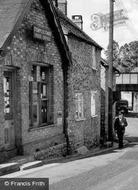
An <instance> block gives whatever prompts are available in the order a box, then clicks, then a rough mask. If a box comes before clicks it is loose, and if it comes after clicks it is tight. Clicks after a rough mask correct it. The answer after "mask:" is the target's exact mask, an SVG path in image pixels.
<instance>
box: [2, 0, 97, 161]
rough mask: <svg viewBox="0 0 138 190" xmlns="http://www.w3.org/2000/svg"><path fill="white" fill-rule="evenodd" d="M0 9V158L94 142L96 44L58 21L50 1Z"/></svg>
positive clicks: (22, 0)
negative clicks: (0, 25) (0, 17)
mask: <svg viewBox="0 0 138 190" xmlns="http://www.w3.org/2000/svg"><path fill="white" fill-rule="evenodd" d="M1 6H2V8H3V9H2V10H3V12H1V13H0V14H1V15H2V18H3V19H1V20H0V22H1V24H2V25H3V27H2V28H1V29H0V66H1V67H0V97H1V99H0V110H1V111H0V120H1V123H0V129H1V133H0V158H1V160H0V161H3V160H5V158H9V157H12V156H15V155H17V154H18V155H23V154H25V155H27V154H28V155H29V154H34V153H35V155H36V157H37V158H47V157H51V156H59V155H61V154H62V155H63V154H64V155H65V154H67V153H68V151H69V150H70V151H74V150H75V149H76V148H77V147H80V146H83V145H86V146H87V147H91V146H93V145H94V144H98V143H99V139H100V52H101V47H100V46H99V45H98V44H97V43H96V42H94V41H93V40H92V39H90V38H89V37H88V36H87V35H86V34H85V33H84V32H82V31H81V30H80V29H78V28H77V27H76V25H74V24H73V23H72V22H71V21H69V19H68V18H67V17H64V16H63V18H64V19H63V20H62V19H61V15H60V14H59V12H58V14H57V12H56V11H57V10H56V9H55V8H54V6H53V4H52V1H49V0H46V1H43V0H15V1H11V2H10V3H7V1H6V0H5V1H4V2H3V3H2V4H1ZM7 9H8V10H9V11H8V12H7V11H6V10H7ZM62 21H63V22H62ZM65 21H68V22H66V24H65ZM63 23H64V24H65V25H64V24H63ZM7 26H8V27H7ZM69 27H71V28H72V30H71V31H72V32H69ZM66 34H68V35H66Z"/></svg>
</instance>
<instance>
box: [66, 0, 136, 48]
mask: <svg viewBox="0 0 138 190" xmlns="http://www.w3.org/2000/svg"><path fill="white" fill-rule="evenodd" d="M67 2H68V17H69V18H71V16H72V15H82V16H83V30H84V31H85V32H86V33H87V34H88V35H89V36H90V37H91V38H92V39H93V40H95V41H96V42H97V43H99V45H101V46H102V47H103V48H104V49H106V48H107V46H108V44H109V30H108V29H107V30H106V31H105V30H104V28H99V29H98V30H93V29H92V28H91V24H92V23H93V20H92V19H93V15H95V14H98V15H106V14H108V13H109V0H67ZM121 9H123V10H124V13H123V14H125V16H126V17H127V20H125V23H123V24H121V25H116V26H115V27H114V40H115V41H117V42H118V43H119V45H120V46H121V45H123V44H125V43H129V42H131V41H134V40H138V0H115V3H114V10H115V11H119V10H121ZM98 18H101V17H99V16H98Z"/></svg>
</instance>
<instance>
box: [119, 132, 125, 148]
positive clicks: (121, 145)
mask: <svg viewBox="0 0 138 190" xmlns="http://www.w3.org/2000/svg"><path fill="white" fill-rule="evenodd" d="M117 136H118V141H119V148H123V136H124V133H123V132H119V133H117Z"/></svg>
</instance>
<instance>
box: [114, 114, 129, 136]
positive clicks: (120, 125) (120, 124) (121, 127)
mask: <svg viewBox="0 0 138 190" xmlns="http://www.w3.org/2000/svg"><path fill="white" fill-rule="evenodd" d="M127 125H128V124H127V120H126V118H125V117H123V118H122V120H121V121H120V120H119V117H117V118H116V119H115V122H114V130H115V131H117V133H122V132H123V133H124V132H125V127H126V126H127Z"/></svg>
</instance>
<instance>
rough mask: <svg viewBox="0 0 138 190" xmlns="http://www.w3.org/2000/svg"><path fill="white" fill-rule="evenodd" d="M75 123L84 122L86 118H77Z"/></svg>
mask: <svg viewBox="0 0 138 190" xmlns="http://www.w3.org/2000/svg"><path fill="white" fill-rule="evenodd" d="M75 120H76V121H84V120H86V118H79V119H75Z"/></svg>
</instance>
